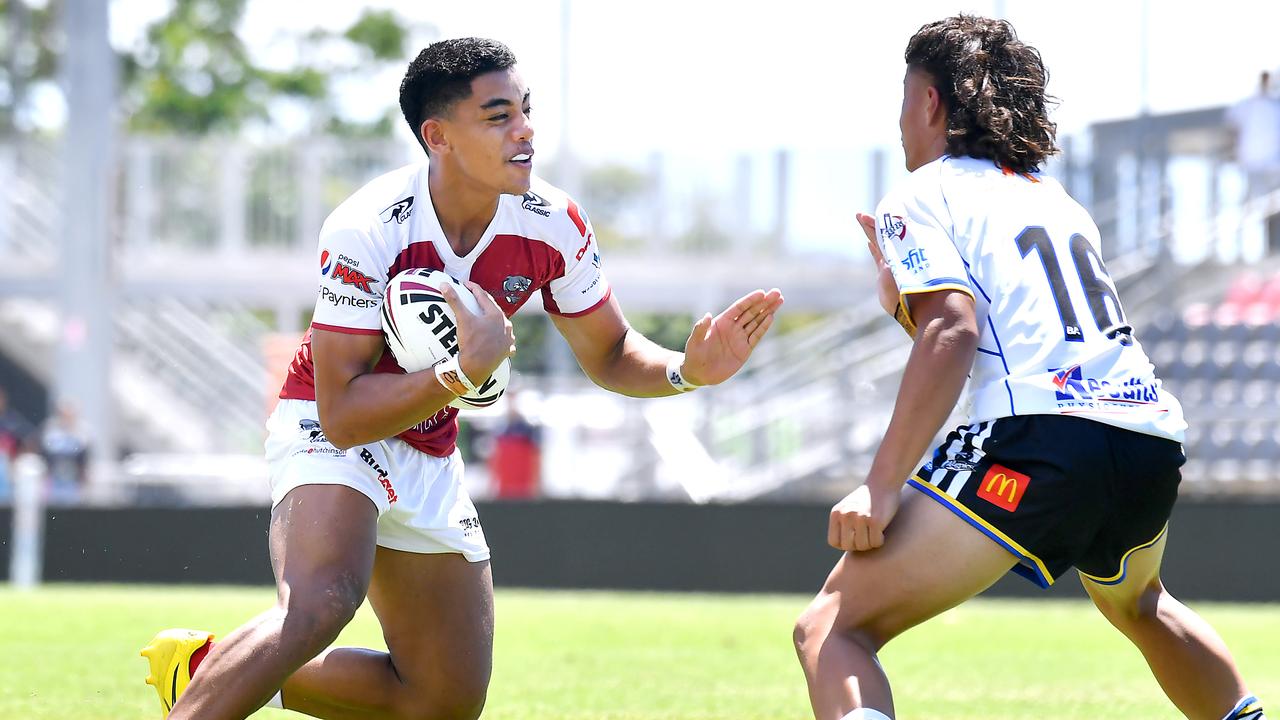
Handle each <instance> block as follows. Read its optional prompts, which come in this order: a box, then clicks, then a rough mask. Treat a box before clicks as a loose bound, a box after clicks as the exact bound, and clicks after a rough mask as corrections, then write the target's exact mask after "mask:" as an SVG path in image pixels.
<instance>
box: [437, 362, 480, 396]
mask: <svg viewBox="0 0 1280 720" xmlns="http://www.w3.org/2000/svg"><path fill="white" fill-rule="evenodd" d="M435 371H436V380H439V381H440V384H441V385H443V386H444V387H445V389H446V390H448V391H449V392H451V393H453V394H454V395H472V394H474V393H475V391H476V386H475V384H474V383H472V382H471V379H470V378H468V377H467V374H466V373H464V372H462V366H461V365H459V364H458V358H457V356H454V357H451V358H449V359H448V360H441V361H440V362H438V363H436V366H435Z"/></svg>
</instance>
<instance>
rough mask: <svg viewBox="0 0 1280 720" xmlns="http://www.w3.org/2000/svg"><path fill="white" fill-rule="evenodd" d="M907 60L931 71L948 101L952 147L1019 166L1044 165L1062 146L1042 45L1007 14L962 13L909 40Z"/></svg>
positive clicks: (961, 152) (1026, 169) (1033, 168)
mask: <svg viewBox="0 0 1280 720" xmlns="http://www.w3.org/2000/svg"><path fill="white" fill-rule="evenodd" d="M906 61H907V67H909V68H911V69H914V70H919V71H923V72H925V73H928V74H929V76H930V78H931V79H932V81H933V86H934V87H935V88H937V90H938V92H939V94H940V95H941V96H942V100H943V102H944V103H946V106H947V152H948V153H950V154H951V155H955V156H968V157H975V158H987V159H990V160H993V161H995V162H996V163H997V164H999V165H1000V166H1002V167H1006V168H1008V169H1010V170H1012V171H1014V172H1019V173H1026V172H1034V171H1036V170H1039V169H1040V165H1041V163H1043V162H1044V161H1045V159H1046V158H1048V157H1049V156H1051V155H1055V154H1057V152H1058V146H1057V145H1056V144H1055V142H1054V137H1055V135H1056V134H1057V129H1058V126H1057V125H1056V124H1055V123H1052V122H1050V121H1049V110H1048V105H1049V100H1050V98H1048V97H1047V96H1046V95H1045V83H1046V81H1047V80H1048V76H1049V74H1048V72H1047V71H1046V70H1045V69H1044V61H1042V60H1041V59H1040V52H1039V51H1038V50H1036V49H1035V48H1033V47H1031V46H1030V45H1027V44H1025V43H1023V42H1022V41H1020V40H1018V35H1017V33H1015V32H1014V30H1013V26H1012V25H1010V24H1009V23H1008V22H1006V21H1004V20H993V19H991V18H984V17H975V16H973V15H957V16H955V17H950V18H947V19H946V20H939V21H937V22H932V23H929V24H927V25H925V26H924V27H921V28H920V30H919V31H918V32H917V33H916V34H915V35H913V36H912V37H911V40H910V42H908V43H907V52H906Z"/></svg>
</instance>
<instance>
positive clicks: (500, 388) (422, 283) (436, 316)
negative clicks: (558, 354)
mask: <svg viewBox="0 0 1280 720" xmlns="http://www.w3.org/2000/svg"><path fill="white" fill-rule="evenodd" d="M445 285H452V286H453V289H454V291H455V292H457V294H458V298H459V299H460V300H461V301H462V304H463V305H465V306H466V307H467V309H469V310H471V311H473V312H480V305H479V304H478V303H477V302H476V299H475V296H474V295H472V294H471V291H470V290H468V289H467V286H465V285H463V284H462V283H460V282H457V281H456V280H454V279H453V278H451V277H449V276H448V275H446V274H445V273H442V272H440V271H439V270H428V269H426V268H415V269H410V270H404V271H402V272H400V273H399V274H397V275H396V276H395V277H393V278H391V281H390V282H388V283H387V292H386V295H385V296H384V297H383V302H382V333H383V335H385V336H386V339H387V346H388V347H390V348H391V354H392V355H394V356H395V358H396V362H397V363H399V364H400V367H402V368H404V370H405V372H418V371H419V370H426V369H427V368H430V367H433V366H435V365H436V363H439V362H442V361H444V360H447V359H449V358H450V357H453V356H456V355H457V354H458V350H459V348H458V325H457V318H456V316H455V315H454V314H453V308H451V307H449V303H448V302H447V301H446V300H445V299H444V295H443V294H441V292H440V289H441V288H443V287H444V286H445ZM510 379H511V361H510V359H509V358H507V359H503V361H502V364H501V365H499V366H498V369H497V370H494V371H493V375H491V376H489V377H487V378H485V380H484V382H476V379H475V378H472V382H474V383H475V385H476V392H475V393H473V394H467V395H461V396H459V397H457V398H456V399H454V400H453V401H452V402H450V403H449V405H451V406H453V407H456V408H463V409H465V408H479V407H488V406H490V405H492V404H494V403H495V402H497V401H498V398H500V397H502V393H504V392H505V391H506V389H507V383H508V382H509V381H510Z"/></svg>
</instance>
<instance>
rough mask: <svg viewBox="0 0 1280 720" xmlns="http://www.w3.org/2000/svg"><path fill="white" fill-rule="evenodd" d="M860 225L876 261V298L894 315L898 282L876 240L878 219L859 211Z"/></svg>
mask: <svg viewBox="0 0 1280 720" xmlns="http://www.w3.org/2000/svg"><path fill="white" fill-rule="evenodd" d="M858 225H860V226H861V227H862V232H863V234H865V235H866V236H867V250H868V251H869V252H870V253H871V257H872V258H873V259H875V261H876V298H877V299H878V300H879V301H880V307H882V308H884V311H885V312H887V313H889V315H893V314H894V312H895V311H896V310H897V309H898V283H897V281H895V280H894V279H893V270H891V269H889V263H888V261H887V260H885V259H884V253H882V252H880V243H879V241H878V240H876V219H875V218H873V217H871V216H870V215H866V214H864V213H858Z"/></svg>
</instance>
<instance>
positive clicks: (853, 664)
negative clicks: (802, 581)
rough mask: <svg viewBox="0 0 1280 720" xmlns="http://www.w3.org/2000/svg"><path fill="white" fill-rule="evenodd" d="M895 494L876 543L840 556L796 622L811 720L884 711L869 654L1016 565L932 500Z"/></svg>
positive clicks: (887, 702) (883, 692) (882, 690)
mask: <svg viewBox="0 0 1280 720" xmlns="http://www.w3.org/2000/svg"><path fill="white" fill-rule="evenodd" d="M903 493H904V496H903V500H902V505H901V507H900V508H899V510H898V514H897V515H896V516H895V517H894V519H893V522H892V523H891V524H890V525H889V527H888V529H887V531H886V533H885V543H884V546H883V547H881V548H879V549H877V550H871V551H868V552H858V553H845V554H844V556H843V557H841V558H840V560H839V562H837V563H836V566H835V569H833V570H832V571H831V575H830V576H828V578H827V582H826V584H825V585H824V586H823V588H822V591H821V592H819V593H818V596H817V597H816V598H814V600H813V602H811V603H810V604H809V607H808V608H807V609H806V610H805V611H804V613H803V614H802V615H801V616H800V619H799V621H797V623H796V628H795V637H794V640H795V645H796V652H797V654H798V655H799V657H800V664H801V666H803V668H804V673H805V679H806V680H807V682H808V684H809V701H810V703H811V704H812V705H813V712H814V717H816V718H817V719H818V720H838V719H839V718H842V717H844V715H845V714H847V713H848V712H850V711H851V710H853V709H855V708H861V707H867V708H874V709H876V710H879V711H881V712H884V713H892V711H893V697H892V694H891V692H890V690H889V682H888V679H887V678H886V677H885V674H884V671H883V670H881V668H880V664H879V661H878V660H877V659H876V652H878V651H879V649H880V648H881V647H882V646H883V645H884V644H885V643H886V642H888V641H889V640H890V639H892V638H893V637H895V636H896V635H898V634H900V633H901V632H903V631H904V630H906V629H908V628H910V627H912V626H914V625H918V624H919V623H921V622H923V621H925V620H927V619H929V618H931V617H933V616H935V615H937V614H938V613H941V612H943V611H944V610H947V609H948V608H951V607H954V606H956V605H958V604H960V603H961V602H963V601H965V600H967V599H969V598H970V597H973V596H974V595H976V594H977V593H979V592H981V591H982V590H984V589H986V588H987V587H988V586H990V585H991V584H992V583H994V582H995V581H996V580H998V579H1000V577H1001V576H1003V575H1004V574H1005V573H1006V572H1008V570H1009V568H1010V567H1012V566H1013V564H1014V563H1015V562H1016V559H1015V558H1014V557H1013V556H1012V555H1010V554H1009V552H1008V551H1006V550H1005V549H1004V548H1002V547H1000V546H999V545H997V544H996V543H995V542H992V541H991V540H990V539H988V538H987V537H986V536H985V535H983V534H982V533H981V532H979V531H978V530H977V529H976V528H974V527H973V526H971V525H969V524H968V523H967V522H965V521H964V520H962V519H960V518H959V517H957V516H956V515H954V514H952V512H951V511H950V510H948V509H947V508H945V507H943V506H942V505H940V504H938V503H937V502H935V501H934V500H932V499H930V498H928V497H926V496H924V495H922V494H921V493H919V492H917V491H915V490H912V489H910V488H906V489H904V490H903Z"/></svg>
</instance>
